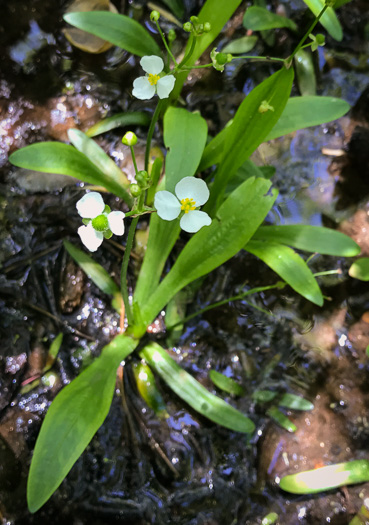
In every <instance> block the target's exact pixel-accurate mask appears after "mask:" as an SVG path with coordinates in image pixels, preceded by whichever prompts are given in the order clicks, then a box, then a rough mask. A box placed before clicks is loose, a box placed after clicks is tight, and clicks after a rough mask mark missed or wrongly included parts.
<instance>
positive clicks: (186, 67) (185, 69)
mask: <svg viewBox="0 0 369 525" xmlns="http://www.w3.org/2000/svg"><path fill="white" fill-rule="evenodd" d="M205 67H213V63H211V64H204V65H203V66H184V67H182V68H181V71H191V69H204V68H205Z"/></svg>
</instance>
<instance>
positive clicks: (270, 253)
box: [245, 240, 323, 306]
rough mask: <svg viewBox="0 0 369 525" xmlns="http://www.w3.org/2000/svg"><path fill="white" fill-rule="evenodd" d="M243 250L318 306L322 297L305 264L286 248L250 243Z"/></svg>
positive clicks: (276, 245) (273, 243) (270, 244)
mask: <svg viewBox="0 0 369 525" xmlns="http://www.w3.org/2000/svg"><path fill="white" fill-rule="evenodd" d="M245 250H246V251H248V252H250V253H252V254H253V255H256V257H259V259H261V260H262V261H263V262H265V264H267V265H268V266H269V267H270V268H271V269H272V270H274V271H275V272H276V273H277V274H278V275H279V276H280V277H282V279H283V280H284V281H286V283H288V284H289V285H290V286H291V288H293V289H294V290H295V291H296V292H297V293H299V294H300V295H302V296H303V297H305V298H306V299H308V300H309V301H311V302H312V303H314V304H317V305H318V306H322V305H323V295H322V292H321V290H320V288H319V286H318V283H317V282H316V280H315V278H314V275H313V274H312V272H311V270H310V268H309V267H308V265H307V264H306V262H305V261H304V260H303V259H302V258H301V257H300V256H299V255H297V253H295V252H294V251H293V250H292V249H291V248H289V247H288V246H283V245H282V244H277V243H275V242H263V241H254V240H252V241H250V242H249V243H248V244H247V245H246V246H245Z"/></svg>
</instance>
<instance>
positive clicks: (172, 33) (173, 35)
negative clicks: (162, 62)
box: [168, 29, 177, 42]
mask: <svg viewBox="0 0 369 525" xmlns="http://www.w3.org/2000/svg"><path fill="white" fill-rule="evenodd" d="M176 37H177V35H176V32H175V31H174V29H169V31H168V40H169V42H174V40H175V39H176Z"/></svg>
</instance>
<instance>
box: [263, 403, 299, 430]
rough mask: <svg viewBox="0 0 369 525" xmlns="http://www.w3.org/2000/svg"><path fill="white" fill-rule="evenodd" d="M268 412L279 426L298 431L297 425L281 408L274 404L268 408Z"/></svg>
mask: <svg viewBox="0 0 369 525" xmlns="http://www.w3.org/2000/svg"><path fill="white" fill-rule="evenodd" d="M266 414H267V415H268V416H269V417H271V418H272V419H273V420H274V421H275V422H276V423H278V425H279V426H281V427H282V428H284V429H285V430H287V432H296V430H297V427H296V425H295V424H294V423H292V421H290V420H289V419H288V417H287V416H286V415H285V414H283V412H281V411H280V410H279V408H277V407H275V406H273V407H270V408H268V410H267V411H266Z"/></svg>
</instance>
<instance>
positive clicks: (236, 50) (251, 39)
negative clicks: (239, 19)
mask: <svg viewBox="0 0 369 525" xmlns="http://www.w3.org/2000/svg"><path fill="white" fill-rule="evenodd" d="M257 41H258V37H257V36H243V37H241V38H236V40H232V41H231V42H229V44H227V45H226V46H225V47H223V49H222V53H231V54H233V55H237V54H240V53H248V52H249V51H251V49H252V48H253V47H255V44H256V42H257Z"/></svg>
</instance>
